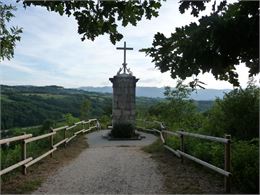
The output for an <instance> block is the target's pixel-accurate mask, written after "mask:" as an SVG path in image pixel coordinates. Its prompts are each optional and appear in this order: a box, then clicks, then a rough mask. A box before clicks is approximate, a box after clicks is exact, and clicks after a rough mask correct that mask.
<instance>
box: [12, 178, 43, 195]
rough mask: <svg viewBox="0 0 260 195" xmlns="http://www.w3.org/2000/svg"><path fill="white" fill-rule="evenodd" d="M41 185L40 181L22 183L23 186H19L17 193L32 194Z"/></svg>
mask: <svg viewBox="0 0 260 195" xmlns="http://www.w3.org/2000/svg"><path fill="white" fill-rule="evenodd" d="M41 183H42V179H35V180H31V181H26V182H25V183H23V185H21V187H20V188H19V189H17V193H19V194H25V193H29V192H33V191H35V190H37V189H38V188H39V187H40V185H41Z"/></svg>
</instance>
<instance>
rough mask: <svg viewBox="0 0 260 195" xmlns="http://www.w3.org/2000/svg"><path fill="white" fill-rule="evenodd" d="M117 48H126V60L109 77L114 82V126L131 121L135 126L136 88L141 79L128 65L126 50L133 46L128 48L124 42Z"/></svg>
mask: <svg viewBox="0 0 260 195" xmlns="http://www.w3.org/2000/svg"><path fill="white" fill-rule="evenodd" d="M116 49H120V50H124V62H123V67H122V68H120V69H119V71H118V72H117V75H116V76H114V77H113V78H109V80H110V81H111V82H112V83H113V100H112V101H113V102H112V126H114V125H115V124H120V123H130V124H132V125H133V127H135V88H136V83H137V81H138V80H139V79H136V77H135V76H133V73H132V72H131V71H130V68H127V67H126V66H127V63H126V50H133V48H127V47H126V42H124V47H117V48H116Z"/></svg>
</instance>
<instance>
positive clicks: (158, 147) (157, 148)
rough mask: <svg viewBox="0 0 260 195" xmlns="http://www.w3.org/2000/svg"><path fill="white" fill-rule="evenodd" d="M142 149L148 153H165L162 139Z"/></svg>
mask: <svg viewBox="0 0 260 195" xmlns="http://www.w3.org/2000/svg"><path fill="white" fill-rule="evenodd" d="M142 149H143V151H145V152H147V153H158V152H162V151H163V144H162V142H161V140H160V139H157V140H156V141H155V142H153V143H152V144H150V145H148V146H144V147H143V148H142Z"/></svg>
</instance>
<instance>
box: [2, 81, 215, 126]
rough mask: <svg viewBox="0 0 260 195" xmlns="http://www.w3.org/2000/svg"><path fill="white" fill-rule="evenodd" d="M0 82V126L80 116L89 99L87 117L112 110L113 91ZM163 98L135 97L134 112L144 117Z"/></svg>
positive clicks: (106, 114) (206, 105)
mask: <svg viewBox="0 0 260 195" xmlns="http://www.w3.org/2000/svg"><path fill="white" fill-rule="evenodd" d="M0 86H1V114H2V116H1V129H9V128H13V127H26V126H33V125H41V124H43V122H44V121H46V120H53V121H61V120H64V115H65V114H67V113H70V114H72V115H73V116H74V117H78V118H80V117H81V114H82V113H81V110H82V107H83V105H84V103H86V102H89V104H90V106H89V111H88V117H89V118H99V119H104V118H106V120H107V121H110V120H111V119H110V118H111V114H112V94H111V93H98V92H88V91H84V90H79V89H66V88H63V87H60V86H45V87H36V86H7V85H0ZM160 101H164V99H162V98H148V97H137V98H136V113H137V115H138V117H145V113H146V112H147V110H148V109H149V107H151V106H152V105H155V104H156V103H158V102H160ZM211 105H212V102H211V101H198V102H197V106H198V110H199V111H205V110H207V109H209V108H210V107H211Z"/></svg>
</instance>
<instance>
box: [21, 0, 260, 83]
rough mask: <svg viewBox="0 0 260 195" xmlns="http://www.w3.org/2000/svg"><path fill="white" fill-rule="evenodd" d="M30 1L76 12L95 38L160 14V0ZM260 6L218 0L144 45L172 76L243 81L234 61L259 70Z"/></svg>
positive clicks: (114, 37) (197, 5) (183, 0)
mask: <svg viewBox="0 0 260 195" xmlns="http://www.w3.org/2000/svg"><path fill="white" fill-rule="evenodd" d="M18 1H19V0H18ZM209 2H210V0H202V1H187V0H180V6H179V11H180V12H181V13H184V12H185V11H186V10H189V8H190V9H191V14H192V15H193V16H195V17H198V16H199V13H200V12H201V11H203V10H205V8H206V5H207V4H208V3H209ZM31 5H36V6H43V7H46V8H47V9H48V10H50V11H54V12H57V13H59V14H60V15H63V14H66V15H67V16H71V15H73V16H74V17H75V19H76V20H77V22H78V33H79V34H82V35H83V37H82V40H85V38H88V39H91V40H94V39H95V37H97V36H99V35H103V34H105V33H107V34H109V36H110V40H111V42H112V43H113V44H115V43H116V41H119V40H121V39H122V38H123V35H122V34H121V33H119V32H118V28H117V27H118V23H120V22H121V24H122V26H124V27H125V26H127V25H128V24H132V25H136V24H137V22H138V21H140V20H142V18H143V16H145V17H146V18H147V19H151V18H152V17H157V16H158V9H159V8H160V7H161V1H160V0H158V1H148V0H143V1H118V0H114V1H97V3H95V1H54V2H51V1H24V6H25V7H26V6H31ZM258 9H259V4H258V2H257V1H255V2H248V1H238V2H236V3H233V4H228V3H227V1H226V0H221V1H220V3H219V4H218V5H217V3H216V0H215V1H214V4H213V6H212V13H211V14H210V15H208V16H203V17H201V18H200V19H199V21H198V24H197V23H191V24H189V25H186V26H184V27H180V28H176V32H175V33H172V34H171V36H170V37H169V38H167V37H165V36H164V35H163V34H162V33H157V34H156V35H155V36H154V41H153V44H152V47H150V48H146V49H143V50H141V51H145V52H146V54H147V55H149V56H151V57H152V61H153V62H155V65H156V67H158V68H159V69H160V71H161V72H166V71H170V72H171V76H172V78H173V79H175V78H180V79H186V78H187V77H190V76H192V75H198V74H199V73H205V72H211V73H212V74H213V75H214V76H215V78H216V79H220V80H226V81H229V82H230V83H232V84H233V85H235V86H238V85H239V82H238V74H237V72H236V71H235V65H238V64H239V63H245V64H246V66H247V67H248V68H249V69H250V76H253V75H256V74H257V73H259V68H258V64H259V56H258V54H259V41H258V39H259V30H258V24H259V11H258ZM196 84H198V82H193V83H191V86H192V87H194V86H196Z"/></svg>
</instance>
